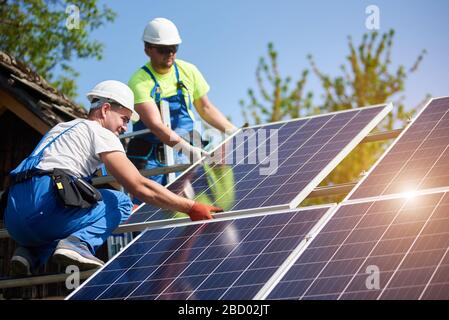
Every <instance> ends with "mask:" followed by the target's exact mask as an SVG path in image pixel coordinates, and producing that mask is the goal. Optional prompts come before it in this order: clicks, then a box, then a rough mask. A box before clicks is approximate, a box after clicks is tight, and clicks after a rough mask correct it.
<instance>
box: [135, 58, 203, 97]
mask: <svg viewBox="0 0 449 320" xmlns="http://www.w3.org/2000/svg"><path fill="white" fill-rule="evenodd" d="M176 64H177V65H178V70H179V79H180V80H181V81H182V82H183V83H184V85H185V86H186V87H187V89H188V93H189V95H190V99H191V101H192V103H193V101H194V100H196V99H198V98H201V97H202V96H204V95H205V94H206V93H207V92H208V91H209V85H208V84H207V82H206V80H205V79H204V77H203V75H202V74H201V72H200V71H199V70H198V69H197V67H195V66H194V65H193V64H191V63H188V62H186V61H183V60H178V59H176ZM146 66H147V67H148V69H150V71H151V73H152V74H153V75H154V76H155V77H156V80H157V81H158V83H159V85H160V87H161V98H167V97H171V96H174V95H176V73H175V67H174V66H172V68H171V70H170V72H169V73H167V74H159V73H157V72H156V71H154V69H153V68H152V67H151V63H150V62H148V63H147V64H146ZM128 86H129V87H130V88H131V90H132V91H133V92H134V103H135V104H138V103H143V102H149V101H153V102H154V99H153V98H151V96H150V93H151V90H153V87H154V81H153V79H151V77H150V75H149V74H148V73H147V72H146V71H145V70H143V69H142V68H139V69H138V70H137V71H136V72H135V73H134V74H133V75H132V76H131V79H129V81H128ZM182 92H183V94H184V98H185V101H186V103H189V97H188V96H187V90H185V89H183V90H182Z"/></svg>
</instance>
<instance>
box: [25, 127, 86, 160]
mask: <svg viewBox="0 0 449 320" xmlns="http://www.w3.org/2000/svg"><path fill="white" fill-rule="evenodd" d="M80 123H81V121H79V122H77V123H75V124H74V125H73V126H71V127H69V128H67V129H65V130H64V131H63V132H61V133H60V134H58V135H57V136H56V137H54V138H53V139H51V140H50V142H48V143H47V144H46V145H45V147H43V148H42V149H41V151H39V153H38V154H37V155H36V156H40V155H42V154H43V153H44V150H45V149H47V148H48V147H49V146H50V145H51V144H52V143H53V142H55V141H56V140H57V139H59V137H60V136H62V135H63V134H64V133H66V132H67V131H69V130H70V129H72V128H73V127H75V126H77V125H78V124H80ZM46 136H47V134H45V136H44V138H45V137H46ZM44 138H42V141H44ZM40 145H41V144H40V143H39V144H38V145H37V146H36V148H34V150H33V152H31V155H33V154H34V152H35V151H36V150H37V149H38V148H39V146H40Z"/></svg>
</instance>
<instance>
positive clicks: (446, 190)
mask: <svg viewBox="0 0 449 320" xmlns="http://www.w3.org/2000/svg"><path fill="white" fill-rule="evenodd" d="M431 195H441V196H440V200H439V202H438V204H437V205H436V206H435V208H434V209H433V211H432V214H433V213H434V211H435V210H436V209H437V208H438V205H439V204H440V203H441V201H442V200H443V199H444V197H448V196H449V186H448V187H441V188H433V189H428V190H422V191H417V192H415V193H414V194H413V195H405V194H392V195H386V196H377V197H370V198H363V199H355V200H353V201H346V202H345V201H343V202H341V203H339V204H338V206H337V207H335V208H334V209H333V210H332V211H331V212H329V215H328V216H327V219H326V221H323V223H322V224H321V225H320V226H319V228H318V229H317V230H316V233H315V235H314V237H313V239H312V240H311V241H310V242H309V243H308V245H307V246H306V247H304V248H303V250H302V251H301V255H299V256H298V257H297V260H296V261H298V259H300V258H301V257H302V254H304V253H305V251H306V250H307V248H308V247H309V246H310V245H311V244H313V241H314V240H315V238H316V237H317V236H318V235H319V234H320V232H321V231H322V230H323V229H324V228H325V227H326V226H327V224H328V223H329V221H331V220H332V218H333V217H334V216H335V215H336V214H337V213H338V212H339V210H340V209H342V208H343V207H348V206H351V205H358V204H370V203H371V206H373V205H374V204H375V203H377V202H382V201H390V200H400V199H406V198H410V197H420V196H423V197H425V196H431ZM406 204H407V201H405V202H404V203H403V204H401V206H402V207H401V209H400V210H398V212H400V211H401V210H402V208H403V207H404V206H405V205H406ZM371 206H370V207H371ZM366 212H367V211H365V214H363V215H362V216H361V218H360V220H361V219H363V218H364V217H365V215H366ZM398 214H399V213H396V216H395V217H394V218H393V221H394V220H395V219H396V217H397V215H398ZM432 214H431V215H432ZM429 220H430V217H429V218H427V220H426V223H425V224H424V226H422V228H421V230H420V231H419V234H418V235H417V236H416V238H415V240H414V241H413V243H412V244H411V245H409V247H408V250H407V252H406V253H405V254H404V257H403V258H402V260H401V262H400V264H399V265H398V266H397V267H396V268H395V271H394V274H393V275H392V276H391V277H389V278H388V282H387V284H386V285H385V286H384V287H383V289H382V292H381V293H380V294H379V296H378V297H377V299H378V300H379V299H380V298H381V296H382V295H383V293H384V292H385V291H386V290H389V289H390V288H387V287H388V285H389V283H390V282H391V281H392V280H393V277H394V275H395V274H396V272H398V271H399V270H400V267H401V265H402V262H403V261H404V260H405V258H407V254H408V253H409V252H410V250H411V248H412V247H413V246H414V244H415V242H416V241H417V239H418V237H419V236H420V235H421V232H422V231H423V230H424V228H425V227H426V225H427V222H428V221H429ZM448 220H449V218H448ZM359 222H360V221H359ZM352 230H353V231H354V230H355V227H354V228H353V229H352ZM386 231H388V228H387V229H386V230H385V232H386ZM348 237H349V236H348ZM379 241H380V240H378V242H379ZM343 242H345V240H344V241H343ZM342 245H343V244H339V248H340V247H341V246H342ZM321 250H323V249H321ZM373 250H374V249H373ZM373 250H371V252H370V253H369V254H368V255H367V256H366V255H363V256H364V257H365V258H364V259H365V260H364V262H363V263H361V264H360V267H359V268H358V270H357V272H356V273H354V274H353V275H352V276H351V280H350V281H349V282H348V283H347V284H346V286H345V288H344V289H343V291H342V292H340V293H338V294H337V293H332V294H327V295H323V296H322V297H321V298H322V299H326V300H328V299H331V300H333V299H340V298H341V296H342V295H343V294H344V291H345V290H346V289H347V288H348V287H349V285H351V284H352V280H353V279H354V278H355V277H356V276H357V275H358V272H359V271H360V269H361V268H362V267H363V266H364V265H365V262H366V261H367V260H368V259H369V258H372V256H371V253H372V252H373ZM337 251H338V250H337ZM337 251H336V252H335V253H334V254H333V255H332V257H331V258H329V259H326V260H325V262H324V263H325V266H324V267H322V269H321V271H320V274H321V273H322V272H323V270H325V267H326V266H327V264H328V263H330V261H331V259H333V257H334V256H335V254H336V253H337ZM448 253H449V247H447V249H446V252H445V254H444V255H443V256H442V258H441V259H440V261H439V263H438V265H437V267H436V268H435V270H434V272H433V273H432V275H431V277H430V278H429V279H428V281H427V284H426V287H425V289H424V290H423V291H422V292H421V294H420V298H422V297H423V296H424V293H425V291H426V290H427V287H428V286H429V285H430V284H431V282H432V280H433V278H434V276H435V274H436V273H437V271H440V269H439V268H440V265H441V262H442V261H443V259H445V260H448V258H449V255H447V254H448ZM360 259H363V258H360ZM296 261H295V262H294V263H292V265H291V266H290V269H288V270H286V271H285V272H284V273H283V276H285V275H286V274H287V273H288V272H289V271H290V270H291V268H292V267H293V266H294V265H295V263H296ZM320 268H321V267H320ZM448 271H449V269H448ZM283 276H282V277H278V278H277V279H276V282H274V283H272V284H271V285H270V287H269V288H266V290H265V291H263V292H262V291H261V292H260V295H258V296H257V297H256V299H261V300H264V299H273V297H270V294H271V293H272V292H273V290H274V289H275V288H276V287H277V286H278V285H279V284H280V283H281V281H282V280H283ZM365 276H366V275H365ZM348 277H349V275H348ZM317 279H320V278H319V276H318V277H315V278H314V281H315V280H317ZM343 280H344V279H343ZM314 281H313V282H312V284H313V283H314ZM312 284H310V285H309V286H308V288H307V290H308V289H309V288H310V287H311V286H312ZM393 289H394V288H393ZM399 289H400V288H399ZM307 290H306V291H307ZM303 296H304V293H303V294H302V297H303ZM448 297H449V296H448ZM359 298H360V297H359ZM367 298H369V297H367ZM308 299H310V298H308Z"/></svg>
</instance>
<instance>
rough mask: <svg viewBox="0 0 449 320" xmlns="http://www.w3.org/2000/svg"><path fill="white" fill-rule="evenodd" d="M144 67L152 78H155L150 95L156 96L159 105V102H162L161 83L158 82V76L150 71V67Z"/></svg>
mask: <svg viewBox="0 0 449 320" xmlns="http://www.w3.org/2000/svg"><path fill="white" fill-rule="evenodd" d="M142 69H143V70H144V71H145V72H146V73H148V74H149V75H150V77H151V79H153V81H154V87H153V89H152V90H151V93H150V96H151V97H154V100H155V101H156V104H157V105H158V106H159V103H160V102H161V87H160V86H159V83H158V82H157V80H156V77H155V76H154V74H153V73H152V72H151V71H150V69H148V67H147V66H143V67H142Z"/></svg>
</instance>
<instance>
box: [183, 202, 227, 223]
mask: <svg viewBox="0 0 449 320" xmlns="http://www.w3.org/2000/svg"><path fill="white" fill-rule="evenodd" d="M211 212H223V209H222V208H218V207H214V206H210V205H208V204H204V203H200V202H194V203H193V206H192V208H190V210H189V212H188V215H189V216H190V219H191V220H192V221H198V220H209V219H212V215H211Z"/></svg>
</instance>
